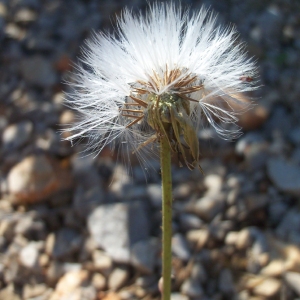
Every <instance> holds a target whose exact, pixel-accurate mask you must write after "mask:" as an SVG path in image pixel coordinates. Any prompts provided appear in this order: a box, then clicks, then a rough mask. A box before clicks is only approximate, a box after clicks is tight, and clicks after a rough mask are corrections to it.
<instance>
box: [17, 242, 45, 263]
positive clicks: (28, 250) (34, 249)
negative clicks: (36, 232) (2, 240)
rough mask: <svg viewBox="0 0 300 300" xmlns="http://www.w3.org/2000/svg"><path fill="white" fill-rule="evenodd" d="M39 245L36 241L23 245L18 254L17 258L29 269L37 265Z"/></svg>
mask: <svg viewBox="0 0 300 300" xmlns="http://www.w3.org/2000/svg"><path fill="white" fill-rule="evenodd" d="M39 247H40V244H39V243H37V242H30V243H29V244H28V245H27V246H26V247H24V248H23V249H22V250H21V252H20V254H19V260H20V263H21V264H22V265H23V266H24V267H26V268H30V269H34V268H36V267H37V265H38V257H39Z"/></svg>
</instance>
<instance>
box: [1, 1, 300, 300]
mask: <svg viewBox="0 0 300 300" xmlns="http://www.w3.org/2000/svg"><path fill="white" fill-rule="evenodd" d="M150 2H151V1H150ZM182 2H184V1H182ZM203 3H205V4H206V5H207V6H210V7H211V8H213V9H215V10H216V11H217V12H219V16H220V22H224V23H228V22H231V23H234V24H236V26H237V28H238V31H239V32H240V33H241V39H242V40H244V41H246V42H247V45H248V50H249V53H250V55H251V56H255V57H256V58H257V61H258V65H259V68H260V74H261V84H262V88H261V89H260V90H259V91H257V92H256V93H255V94H253V95H251V96H252V97H253V98H255V99H257V100H258V101H257V103H258V104H257V106H255V107H254V109H253V110H251V111H249V112H247V113H246V114H245V115H244V116H242V117H241V119H240V125H241V126H242V127H243V129H244V131H245V133H244V135H243V136H242V137H241V138H240V139H239V140H237V141H236V142H225V141H222V140H220V139H219V138H217V137H216V136H215V135H214V133H213V131H212V130H210V129H207V130H203V131H201V132H199V138H200V146H201V157H202V159H201V165H202V167H203V169H204V172H205V175H202V174H201V173H200V172H199V171H197V170H195V171H193V172H191V171H189V170H187V169H186V168H179V167H178V164H177V163H176V161H174V165H173V174H174V215H173V231H174V236H173V257H174V259H173V267H174V286H173V294H172V300H189V299H191V300H198V299H199V300H209V299H213V300H222V299H236V300H254V299H255V300H264V299H281V300H289V299H291V300H292V299H296V298H297V297H298V298H300V249H299V245H300V210H299V197H300V2H299V1H297V0H294V1H293V0H281V1H280V0H278V1H275V0H272V1H271V0H269V1H267V0H265V1H259V0H257V1H254V0H245V1H241V0H240V1H236V0H225V1H217V0H215V1H203ZM188 4H192V6H193V7H195V8H197V7H200V5H201V3H198V1H194V3H193V1H189V2H188ZM125 5H128V6H132V7H134V8H142V9H144V8H145V7H146V3H145V1H141V0H132V1H125V0H123V1H117V0H114V1H104V0H98V1H96V0H90V1H80V0H72V1H71V0H44V1H39V0H7V1H3V0H2V1H0V29H1V30H0V41H1V49H0V60H1V66H0V68H1V69H0V78H1V79H0V80H1V84H0V97H1V101H0V146H1V147H0V299H1V300H18V299H32V300H33V299H34V300H46V299H50V300H60V299H72V300H96V299H103V300H125V299H128V300H133V299H145V300H146V299H147V300H148V299H149V300H150V299H159V292H158V288H157V282H158V279H159V277H160V270H161V260H160V251H161V249H160V238H161V237H160V236H161V230H160V218H161V208H160V206H161V198H160V197H161V189H160V173H159V164H158V162H157V161H156V160H153V161H150V162H149V164H150V165H152V166H153V169H152V170H150V171H149V172H148V174H147V181H146V180H145V170H143V169H142V168H141V167H140V166H139V165H138V163H136V162H135V160H134V159H133V165H132V172H131V175H128V174H127V173H126V171H125V168H124V166H122V164H121V163H120V160H119V161H118V160H117V159H116V155H110V152H109V150H108V149H105V150H104V151H103V152H102V153H101V154H100V155H99V156H98V157H96V158H95V159H93V157H92V156H86V157H82V154H80V152H81V151H82V150H83V149H84V146H83V145H82V144H80V143H78V144H77V145H75V146H74V147H71V145H70V144H69V143H68V142H65V141H63V142H62V141H61V139H62V137H61V136H60V134H59V133H58V131H59V129H61V128H62V127H63V126H64V125H65V124H69V123H72V122H73V121H74V120H75V119H76V117H75V115H74V113H73V112H72V111H71V110H69V109H68V108H66V107H65V106H64V105H63V93H64V91H66V90H68V87H67V86H65V85H64V84H63V83H62V82H63V80H66V79H67V78H68V72H70V71H72V69H73V67H72V62H76V60H77V58H76V57H78V55H80V46H81V45H83V41H84V39H85V38H88V37H89V36H91V32H92V31H93V30H99V29H102V28H106V29H109V28H111V21H112V20H114V16H115V14H116V13H117V14H118V13H119V12H120V10H121V9H122V7H124V6H125ZM146 173H147V171H146ZM112 178H113V179H112Z"/></svg>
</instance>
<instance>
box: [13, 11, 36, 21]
mask: <svg viewBox="0 0 300 300" xmlns="http://www.w3.org/2000/svg"><path fill="white" fill-rule="evenodd" d="M35 19H36V13H35V11H33V10H31V9H28V8H22V9H20V10H18V11H17V13H16V14H15V16H14V21H15V22H16V23H29V22H33V21H34V20H35Z"/></svg>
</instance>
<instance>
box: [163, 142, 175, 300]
mask: <svg viewBox="0 0 300 300" xmlns="http://www.w3.org/2000/svg"><path fill="white" fill-rule="evenodd" d="M160 162H161V178H162V244H163V245H162V250H163V254H162V264H163V268H162V273H163V274H162V278H163V292H162V295H163V297H162V299H163V300H170V298H171V269H172V265H171V261H172V249H171V241H172V174H171V149H170V146H169V142H168V139H167V138H164V137H162V138H161V140H160Z"/></svg>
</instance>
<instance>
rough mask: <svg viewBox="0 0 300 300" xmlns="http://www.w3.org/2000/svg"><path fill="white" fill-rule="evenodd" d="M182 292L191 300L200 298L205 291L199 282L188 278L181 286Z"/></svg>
mask: <svg viewBox="0 0 300 300" xmlns="http://www.w3.org/2000/svg"><path fill="white" fill-rule="evenodd" d="M180 291H181V293H182V294H184V295H187V296H188V297H191V298H197V297H198V298H200V297H202V296H203V289H202V286H201V284H200V282H198V281H197V280H194V279H192V278H187V279H186V280H185V281H184V282H183V284H182V285H181V288H180Z"/></svg>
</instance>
